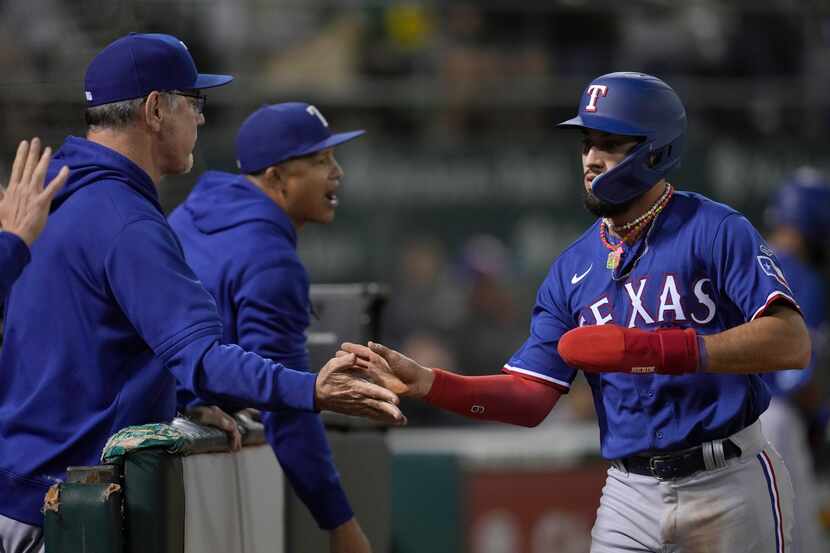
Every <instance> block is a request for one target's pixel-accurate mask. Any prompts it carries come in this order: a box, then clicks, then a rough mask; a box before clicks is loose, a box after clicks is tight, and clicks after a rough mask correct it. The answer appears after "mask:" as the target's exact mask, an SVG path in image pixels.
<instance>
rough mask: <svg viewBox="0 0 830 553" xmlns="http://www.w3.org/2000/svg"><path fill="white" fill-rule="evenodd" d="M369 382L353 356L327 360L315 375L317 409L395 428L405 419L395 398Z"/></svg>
mask: <svg viewBox="0 0 830 553" xmlns="http://www.w3.org/2000/svg"><path fill="white" fill-rule="evenodd" d="M372 380H373V379H372V375H371V373H370V371H368V370H366V369H365V368H363V367H360V366H358V365H357V364H356V358H355V356H354V354H348V355H340V356H337V357H334V358H332V359H330V360H329V362H328V363H326V364H325V366H323V368H322V369H320V373H319V374H318V375H317V384H316V386H315V403H316V405H317V408H318V409H320V410H327V411H334V412H336V413H343V414H345V415H357V416H360V417H367V418H370V419H375V420H378V421H382V422H387V423H390V424H395V425H403V424H406V417H404V416H403V413H401V410H400V409H398V396H397V395H395V394H394V393H393V392H390V391H389V390H387V389H386V388H384V387H382V386H379V385H378V384H375V383H373V382H372Z"/></svg>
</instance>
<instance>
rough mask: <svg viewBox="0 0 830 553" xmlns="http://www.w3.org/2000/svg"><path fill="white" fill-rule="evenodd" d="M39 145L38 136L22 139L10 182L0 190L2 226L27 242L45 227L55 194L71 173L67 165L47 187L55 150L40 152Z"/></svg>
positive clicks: (29, 244)
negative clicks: (28, 139) (46, 182)
mask: <svg viewBox="0 0 830 553" xmlns="http://www.w3.org/2000/svg"><path fill="white" fill-rule="evenodd" d="M40 148H41V144H40V139H38V138H33V139H32V141H31V143H29V142H27V141H25V140H23V141H21V142H20V145H19V146H18V147H17V154H16V155H15V157H14V163H13V164H12V171H11V175H10V176H9V182H8V186H7V187H6V189H5V190H4V191H2V193H0V226H2V228H3V230H4V231H6V232H11V233H14V234H16V235H17V236H19V237H20V238H21V239H22V240H23V241H24V242H25V243H26V245H27V246H31V245H32V243H33V242H34V241H35V239H36V238H37V237H38V235H39V234H40V233H41V231H43V227H44V226H46V219H47V217H48V216H49V207H50V205H51V203H52V198H53V197H54V196H55V194H56V193H57V191H58V189H60V187H61V186H63V184H64V183H65V182H66V179H67V178H68V177H69V168H68V167H65V166H64V167H63V168H61V170H60V171H59V172H58V174H57V175H56V176H55V178H53V179H52V180H51V181H50V182H49V185H48V186H46V188H44V187H43V183H44V181H45V180H46V171H47V169H48V167H49V161H50V160H51V158H52V150H51V148H46V149H45V150H43V153H41V150H40Z"/></svg>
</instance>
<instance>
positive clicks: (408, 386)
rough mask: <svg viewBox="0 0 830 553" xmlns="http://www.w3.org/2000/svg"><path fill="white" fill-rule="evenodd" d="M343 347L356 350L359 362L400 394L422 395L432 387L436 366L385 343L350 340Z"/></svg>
mask: <svg viewBox="0 0 830 553" xmlns="http://www.w3.org/2000/svg"><path fill="white" fill-rule="evenodd" d="M340 347H341V348H342V349H343V350H345V351H347V352H349V353H354V354H355V355H356V356H357V363H358V364H360V365H361V366H363V367H365V368H366V369H367V370H368V371H370V373H371V374H372V376H373V378H375V379H376V380H377V381H378V382H380V383H382V385H383V386H386V387H387V388H389V389H390V390H394V391H395V392H396V393H397V394H398V395H401V396H408V397H415V398H422V397H424V396H425V395H427V393H429V390H430V388H432V381H433V380H434V378H435V377H434V374H433V372H432V369H430V368H427V367H424V366H423V365H421V364H420V363H418V362H417V361H415V360H414V359H410V358H409V357H407V356H406V355H403V354H402V353H400V352H397V351H395V350H393V349H390V348H387V347H386V346H384V345H383V344H378V343H376V342H369V345H368V346H362V345H360V344H351V343H348V342H346V343H344V344H343V345H341V346H340Z"/></svg>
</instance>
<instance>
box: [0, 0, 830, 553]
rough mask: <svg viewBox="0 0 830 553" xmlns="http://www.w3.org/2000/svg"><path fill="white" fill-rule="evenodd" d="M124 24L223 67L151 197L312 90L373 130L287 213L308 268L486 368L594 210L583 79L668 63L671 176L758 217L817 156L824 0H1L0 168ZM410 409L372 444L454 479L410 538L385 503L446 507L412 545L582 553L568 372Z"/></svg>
mask: <svg viewBox="0 0 830 553" xmlns="http://www.w3.org/2000/svg"><path fill="white" fill-rule="evenodd" d="M130 31H141V32H167V33H171V34H174V35H176V36H178V37H180V38H182V39H183V40H184V41H185V42H186V43H187V45H188V47H189V48H190V50H191V52H192V53H193V55H194V58H195V59H196V61H197V64H198V67H199V69H200V71H202V72H219V73H232V74H234V75H236V81H235V83H234V84H233V85H232V86H229V87H226V88H223V89H221V90H218V91H214V92H210V93H209V94H208V96H209V99H208V104H207V108H206V118H207V124H206V125H205V126H204V127H202V128H201V129H200V137H199V144H198V146H197V152H196V166H195V168H194V171H193V172H192V173H191V174H189V175H185V176H182V177H177V178H170V179H167V180H166V181H165V182H164V183H163V184H162V187H161V190H160V192H161V195H162V200H163V204H164V206H165V208H166V209H168V210H169V209H172V208H173V207H174V206H175V205H177V203H178V202H180V201H181V200H182V199H183V198H184V196H185V195H186V194H187V193H188V191H189V190H190V187H191V186H192V184H193V182H194V181H195V178H196V176H197V175H198V174H200V173H201V172H202V171H204V170H206V169H208V168H211V169H224V170H233V169H234V165H235V164H234V153H233V144H234V136H235V132H236V129H237V127H238V125H239V123H240V122H241V121H242V120H243V119H244V117H245V116H246V115H247V114H248V113H250V112H251V111H253V110H254V109H256V108H257V107H258V106H260V105H261V104H263V103H275V102H282V101H292V100H303V101H308V102H311V103H313V104H315V105H317V107H318V108H319V109H320V110H321V111H322V112H323V114H324V115H325V116H326V118H327V119H328V120H329V122H330V123H331V125H332V127H333V128H334V129H336V130H349V129H354V128H365V129H367V130H368V131H369V132H368V134H367V136H366V137H365V138H364V139H361V140H359V141H356V142H354V143H351V144H349V145H347V146H344V147H342V148H340V149H338V151H337V157H338V159H339V161H340V163H341V165H342V166H343V168H344V170H345V172H346V177H345V179H344V190H343V194H342V202H341V206H340V208H339V210H338V216H337V220H336V222H335V223H334V224H333V225H331V226H328V227H311V228H308V229H306V230H305V231H304V232H303V236H302V239H301V254H302V256H303V258H304V260H305V261H306V263H307V265H308V268H309V271H310V274H311V276H312V281H313V282H316V283H345V282H365V281H375V282H382V283H386V284H387V285H388V303H387V305H386V308H385V311H384V316H383V319H382V325H381V327H380V330H381V336H380V337H381V338H382V339H383V340H384V341H386V342H387V343H388V344H389V345H391V346H394V347H398V348H403V349H404V350H405V351H407V352H410V353H412V354H414V355H415V356H416V357H419V358H420V359H422V360H423V361H425V362H426V363H428V364H433V365H436V366H445V367H448V368H452V369H455V370H459V371H466V372H468V373H493V372H496V371H498V370H499V368H500V367H501V364H502V363H503V361H505V360H506V359H507V357H508V356H509V355H510V354H511V353H512V352H513V351H514V350H515V349H516V347H518V345H520V343H521V341H522V340H523V338H524V336H525V333H526V329H527V322H528V319H529V313H530V308H531V306H532V304H533V295H534V293H535V289H536V287H537V285H538V284H539V282H540V281H541V279H542V277H543V276H544V274H545V272H546V270H547V267H548V266H549V264H550V262H551V261H552V260H553V259H554V258H555V257H556V255H557V254H558V253H559V252H560V251H561V250H562V248H563V247H564V246H566V245H567V244H568V243H569V242H570V241H571V240H572V239H573V238H575V237H576V236H577V235H578V234H579V233H581V232H582V230H583V229H584V228H585V227H586V226H587V225H588V224H590V221H591V218H590V216H589V215H588V214H587V213H586V212H584V210H583V209H582V207H581V194H580V191H579V187H580V180H579V171H580V167H579V162H578V150H577V145H576V144H575V141H574V139H573V137H572V136H570V135H564V136H563V135H561V134H559V133H557V132H555V130H554V128H553V126H554V123H555V122H557V121H560V120H563V119H565V118H566V117H569V116H571V115H572V113H573V112H574V110H575V106H576V103H577V100H578V95H579V93H580V91H581V90H582V88H583V87H584V86H585V84H586V83H587V82H588V81H589V80H590V79H591V78H592V77H594V76H596V75H599V74H602V73H606V72H610V71H615V70H637V71H644V72H648V73H653V74H656V75H658V76H660V77H662V78H663V79H664V80H666V81H667V82H669V83H670V84H671V85H672V86H673V87H674V88H675V89H676V90H677V91H678V93H679V94H680V96H681V97H682V98H683V99H684V101H685V102H686V105H687V108H688V113H689V121H690V125H689V129H690V130H689V136H690V143H689V146H688V153H687V155H686V158H685V161H684V163H683V166H682V168H681V170H680V171H678V173H677V175H676V176H675V177H674V178H673V179H672V180H673V182H674V183H675V184H677V185H678V186H679V188H681V189H688V190H694V191H699V192H702V193H705V194H708V195H710V196H712V197H714V198H716V199H718V200H721V201H724V202H727V203H729V204H731V205H733V206H734V207H736V208H738V209H740V210H742V211H744V212H745V213H746V214H748V215H749V217H750V218H751V219H752V221H753V222H754V223H755V224H756V226H758V227H759V228H763V227H764V224H763V207H764V204H765V202H766V200H767V198H768V196H769V194H770V192H771V191H772V190H773V189H774V187H775V186H776V185H777V184H778V183H779V181H780V179H781V178H782V177H783V176H784V175H785V174H786V173H788V172H790V171H791V170H793V169H795V168H796V167H798V166H800V165H805V164H810V165H814V166H817V167H819V168H821V169H825V170H826V169H828V159H830V157H828V145H827V136H828V132H830V64H828V63H827V59H828V55H830V4H828V3H827V2H824V1H819V0H815V1H803V2H793V1H787V0H755V1H742V2H738V1H735V2H728V3H726V2H719V1H716V0H690V1H687V2H671V1H668V0H632V1H629V2H616V1H613V0H606V1H591V2H589V1H583V0H551V1H546V2H542V1H535V0H532V1H525V2H516V1H508V0H481V1H478V2H465V1H454V2H438V1H428V0H423V1H418V0H407V1H403V0H402V1H395V0H389V1H380V0H340V1H333V0H280V1H276V0H275V1H265V0H239V1H237V0H181V1H162V0H147V1H139V0H135V1H118V0H83V1H77V2H74V1H73V2H67V1H59V0H25V1H23V0H6V1H5V2H0V75H2V76H1V77H0V122H2V124H0V146H1V148H0V151H2V152H5V154H4V155H2V156H0V164H2V163H7V162H8V161H9V160H10V159H11V157H12V152H13V151H14V147H15V145H16V143H17V141H18V140H19V139H21V138H24V137H29V136H31V135H35V134H37V135H39V136H41V137H42V138H44V140H45V141H46V142H47V143H48V144H52V145H53V146H57V145H58V144H60V142H61V141H62V140H63V138H64V136H65V135H67V134H79V135H80V134H83V132H84V130H83V118H82V110H83V86H82V85H83V73H84V69H85V66H86V64H87V63H88V62H89V60H90V59H91V58H92V57H93V55H94V54H95V53H96V52H97V51H98V50H99V49H100V48H101V47H103V46H104V45H106V44H107V43H109V42H110V41H112V40H113V39H115V38H117V37H118V36H120V35H123V34H125V33H127V32H130ZM6 174H8V173H7V167H2V166H0V175H6ZM824 368H825V369H826V364H825V366H824ZM826 372H827V371H826V370H825V371H819V374H820V375H821V376H820V378H822V379H823V380H824V382H825V385H824V390H825V392H826V391H827V389H828V388H827V386H826V381H827V377H826ZM822 373H824V374H822ZM408 414H409V416H410V421H411V426H413V427H415V428H414V429H410V430H408V432H410V433H409V434H402V433H393V434H392V435H391V436H390V443H391V444H392V446H393V451H396V452H398V453H399V454H401V455H409V456H410V457H407V458H406V459H404V462H402V463H401V464H400V466H402V467H404V469H401V470H409V471H411V474H413V475H419V476H418V478H420V480H417V481H418V482H421V483H422V484H423V485H421V484H419V485H415V484H414V482H416V479H411V480H409V483H410V484H411V486H410V487H412V488H413V489H412V490H409V493H413V494H414V493H416V492H417V490H416V489H415V488H419V487H420V489H423V487H424V486H430V485H431V484H430V483H431V482H434V480H433V479H435V478H439V476H438V475H439V471H438V469H436V472H435V473H432V476H430V473H428V471H427V467H429V466H432V465H430V463H432V462H433V461H435V459H439V461H435V462H436V463H437V465H440V464H441V461H440V459H442V458H441V457H440V456H441V455H446V458H445V460H446V461H447V463H448V465H447V466H452V467H456V468H454V469H452V470H455V471H456V472H457V475H456V476H457V479H458V480H457V482H456V481H453V482H455V483H453V484H452V486H449V485H448V484H447V486H449V487H447V486H445V488H444V489H450V487H452V489H457V490H459V491H458V494H459V495H458V497H455V499H448V497H447V496H440V497H431V498H422V499H424V501H425V502H424V503H418V502H417V501H412V502H411V506H412V509H410V510H406V509H404V510H401V509H400V508H398V507H396V508H395V509H393V513H392V514H393V516H395V517H398V518H395V519H394V520H393V522H392V524H393V527H395V528H397V529H398V530H400V529H403V530H400V531H404V532H406V531H407V530H406V528H407V527H408V526H409V527H410V530H408V531H409V532H410V533H415V534H417V533H418V532H417V531H415V530H412V529H411V525H412V520H402V519H401V517H412V516H416V512H415V511H414V509H415V506H417V505H421V506H422V507H423V508H424V509H429V508H433V509H434V508H435V506H436V505H437V504H439V503H441V502H443V503H442V505H443V506H445V507H447V511H446V513H444V512H443V511H442V512H441V513H442V514H441V515H440V516H438V517H437V518H440V519H441V520H438V521H437V522H436V524H438V525H439V526H440V523H441V522H442V521H443V523H444V524H445V526H446V527H445V528H443V529H437V530H436V528H438V526H433V527H430V528H425V529H424V531H425V532H427V531H428V532H446V533H445V534H440V533H439V534H437V535H433V536H432V537H430V536H429V535H421V536H420V539H422V543H423V544H429V545H424V546H423V548H421V549H420V550H422V551H433V552H437V551H462V550H466V551H471V552H476V553H478V552H482V553H483V552H487V553H500V552H502V551H504V552H507V551H528V552H534V553H535V552H537V551H552V550H558V551H573V552H577V551H587V548H586V545H585V543H586V542H585V539H586V537H585V533H584V532H585V530H584V528H585V527H586V525H587V526H588V527H589V525H590V517H591V516H592V513H593V510H594V509H595V506H596V503H595V501H596V493H597V490H598V487H597V486H598V485H599V484H600V483H601V473H600V472H598V469H590V470H589V469H585V465H579V466H577V464H578V463H580V460H581V459H583V458H584V457H585V456H587V457H589V458H590V457H592V456H595V455H596V430H595V428H594V425H593V424H592V422H591V419H592V417H593V406H592V404H591V400H590V395H589V394H587V393H585V389H584V388H583V389H581V390H579V389H578V390H577V391H575V392H574V393H572V394H571V395H570V396H569V397H568V398H567V399H566V400H565V401H563V402H561V403H560V405H559V406H558V407H557V408H556V410H555V414H553V415H552V416H551V421H549V422H546V424H545V428H542V429H537V430H518V429H507V428H501V427H499V428H497V427H495V426H487V427H486V428H485V429H482V428H480V427H476V426H474V425H472V424H469V423H467V422H465V421H463V420H461V419H459V418H457V417H452V416H448V415H442V414H440V413H437V412H432V411H429V410H427V409H423V408H419V407H418V406H417V405H408ZM448 426H449V427H451V428H449V429H448V428H446V427H448ZM439 427H441V428H439ZM419 454H423V455H426V456H427V457H428V458H424V459H420V458H418V457H417V455H419ZM430 456H431V457H430ZM419 459H420V460H419ZM407 463H410V464H409V465H407ZM459 463H460V464H459ZM437 465H436V466H437ZM597 466H599V464H597ZM819 468H822V467H819ZM567 471H576V472H567ZM580 471H582V472H580ZM408 474H409V473H408ZM442 474H443V473H442ZM447 474H449V473H447ZM453 474H455V473H453ZM597 474H599V475H600V476H599V480H598V479H597V477H596V475H597ZM456 476H453V477H452V478H456ZM413 478H414V477H413ZM580 478H582V479H583V480H580ZM826 478H827V476H826V475H825V479H826ZM404 480H406V479H404ZM573 482H584V487H582V485H581V484H577V485H576V486H575V487H572V488H568V487H567V486H566V484H568V483H571V484H573ZM453 486H454V487H453ZM825 487H826V480H825ZM395 490H396V492H395V493H406V492H407V489H403V488H401V487H400V486H398V487H396V488H395ZM402 490H403V491H402ZM499 494H502V495H503V496H505V497H504V499H503V500H501V499H497V498H499V497H501V495H499ZM562 494H565V496H563V495H562ZM827 500H828V494H827V493H826V492H825V502H827ZM500 501H501V503H500ZM580 502H582V503H585V505H583V504H581V503H580ZM430 505H431V507H429V506H430ZM552 505H554V507H551V506H552ZM439 511H440V509H439ZM422 512H423V511H422ZM445 515H446V516H445ZM424 516H426V515H424ZM432 516H433V518H436V514H435V513H433V514H432ZM441 517H443V518H441ZM427 518H428V517H427ZM574 521H576V522H574ZM416 526H417V525H416ZM575 529H576V530H575ZM580 532H582V533H581V534H580ZM562 536H566V537H569V539H570V541H567V540H566V541H565V542H563V541H562V540H564V539H565V538H563V537H562ZM574 536H581V537H579V538H578V539H574ZM408 539H409V538H405V537H401V535H400V534H396V535H395V536H393V541H394V540H397V542H396V543H397V545H395V546H394V547H396V550H398V551H409V550H411V549H408V547H409V545H407V544H410V543H416V542H417V539H419V537H418V536H415V538H414V539H415V542H412V541H411V540H410V541H407V540H408ZM452 540H456V541H452ZM580 540H581V541H580ZM552 543H558V544H560V545H559V546H558V548H556V549H551V548H550V544H552ZM568 544H570V545H568ZM413 550H414V549H413Z"/></svg>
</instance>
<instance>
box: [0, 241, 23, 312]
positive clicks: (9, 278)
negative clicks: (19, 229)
mask: <svg viewBox="0 0 830 553" xmlns="http://www.w3.org/2000/svg"><path fill="white" fill-rule="evenodd" d="M29 259H30V256H29V247H28V246H26V242H24V241H23V240H21V239H20V237H18V236H17V235H15V234H12V233H11V232H0V305H2V304H3V301H4V300H5V299H6V296H8V295H9V290H10V289H11V287H12V284H13V283H14V281H15V280H17V277H19V276H20V273H22V272H23V267H25V266H26V264H27V263H29Z"/></svg>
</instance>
